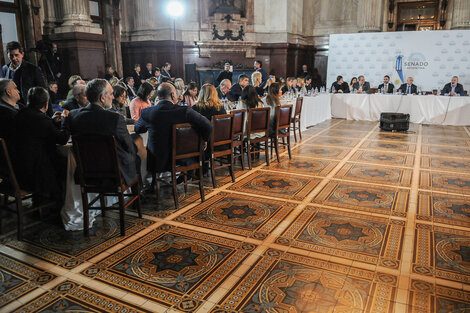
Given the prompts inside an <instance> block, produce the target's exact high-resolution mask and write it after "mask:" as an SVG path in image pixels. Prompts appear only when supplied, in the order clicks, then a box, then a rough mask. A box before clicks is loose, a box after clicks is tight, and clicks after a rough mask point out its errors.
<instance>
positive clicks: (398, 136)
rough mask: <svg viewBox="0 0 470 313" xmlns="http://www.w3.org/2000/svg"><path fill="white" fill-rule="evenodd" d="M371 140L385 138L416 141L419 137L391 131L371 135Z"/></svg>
mask: <svg viewBox="0 0 470 313" xmlns="http://www.w3.org/2000/svg"><path fill="white" fill-rule="evenodd" d="M368 139H369V140H381V141H382V140H383V141H398V142H409V143H416V141H418V137H417V136H414V135H409V134H402V133H389V132H379V133H375V134H373V135H371V136H370V137H369V138H368Z"/></svg>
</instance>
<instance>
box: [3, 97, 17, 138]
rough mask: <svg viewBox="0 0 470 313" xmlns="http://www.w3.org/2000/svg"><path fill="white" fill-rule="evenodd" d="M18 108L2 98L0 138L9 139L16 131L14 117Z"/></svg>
mask: <svg viewBox="0 0 470 313" xmlns="http://www.w3.org/2000/svg"><path fill="white" fill-rule="evenodd" d="M16 114H18V109H17V108H15V107H13V106H11V105H10V104H8V103H5V102H3V100H2V99H0V138H3V139H5V140H6V141H8V140H9V139H10V137H11V135H12V134H13V133H14V130H13V126H14V125H15V124H14V118H15V116H16Z"/></svg>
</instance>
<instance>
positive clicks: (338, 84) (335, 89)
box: [331, 75, 349, 93]
mask: <svg viewBox="0 0 470 313" xmlns="http://www.w3.org/2000/svg"><path fill="white" fill-rule="evenodd" d="M331 92H332V93H349V86H348V83H347V82H345V81H344V80H343V76H341V75H340V76H338V77H336V81H335V82H334V83H333V84H332V85H331Z"/></svg>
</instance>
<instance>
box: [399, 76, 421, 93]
mask: <svg viewBox="0 0 470 313" xmlns="http://www.w3.org/2000/svg"><path fill="white" fill-rule="evenodd" d="M398 92H401V93H402V94H404V95H410V94H412V95H416V94H418V87H416V85H415V84H413V77H411V76H410V77H408V78H407V79H406V84H402V85H401V86H400V88H398Z"/></svg>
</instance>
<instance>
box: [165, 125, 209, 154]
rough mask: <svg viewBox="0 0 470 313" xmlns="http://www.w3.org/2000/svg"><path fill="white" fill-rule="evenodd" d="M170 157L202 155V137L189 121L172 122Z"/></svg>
mask: <svg viewBox="0 0 470 313" xmlns="http://www.w3.org/2000/svg"><path fill="white" fill-rule="evenodd" d="M171 150H172V157H173V158H172V159H173V162H175V161H176V160H180V159H185V158H192V157H196V156H198V157H200V156H201V155H202V138H201V136H200V135H199V134H198V132H197V131H196V130H195V129H194V128H193V127H192V126H191V124H189V123H184V124H174V125H173V133H172V149H171Z"/></svg>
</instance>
